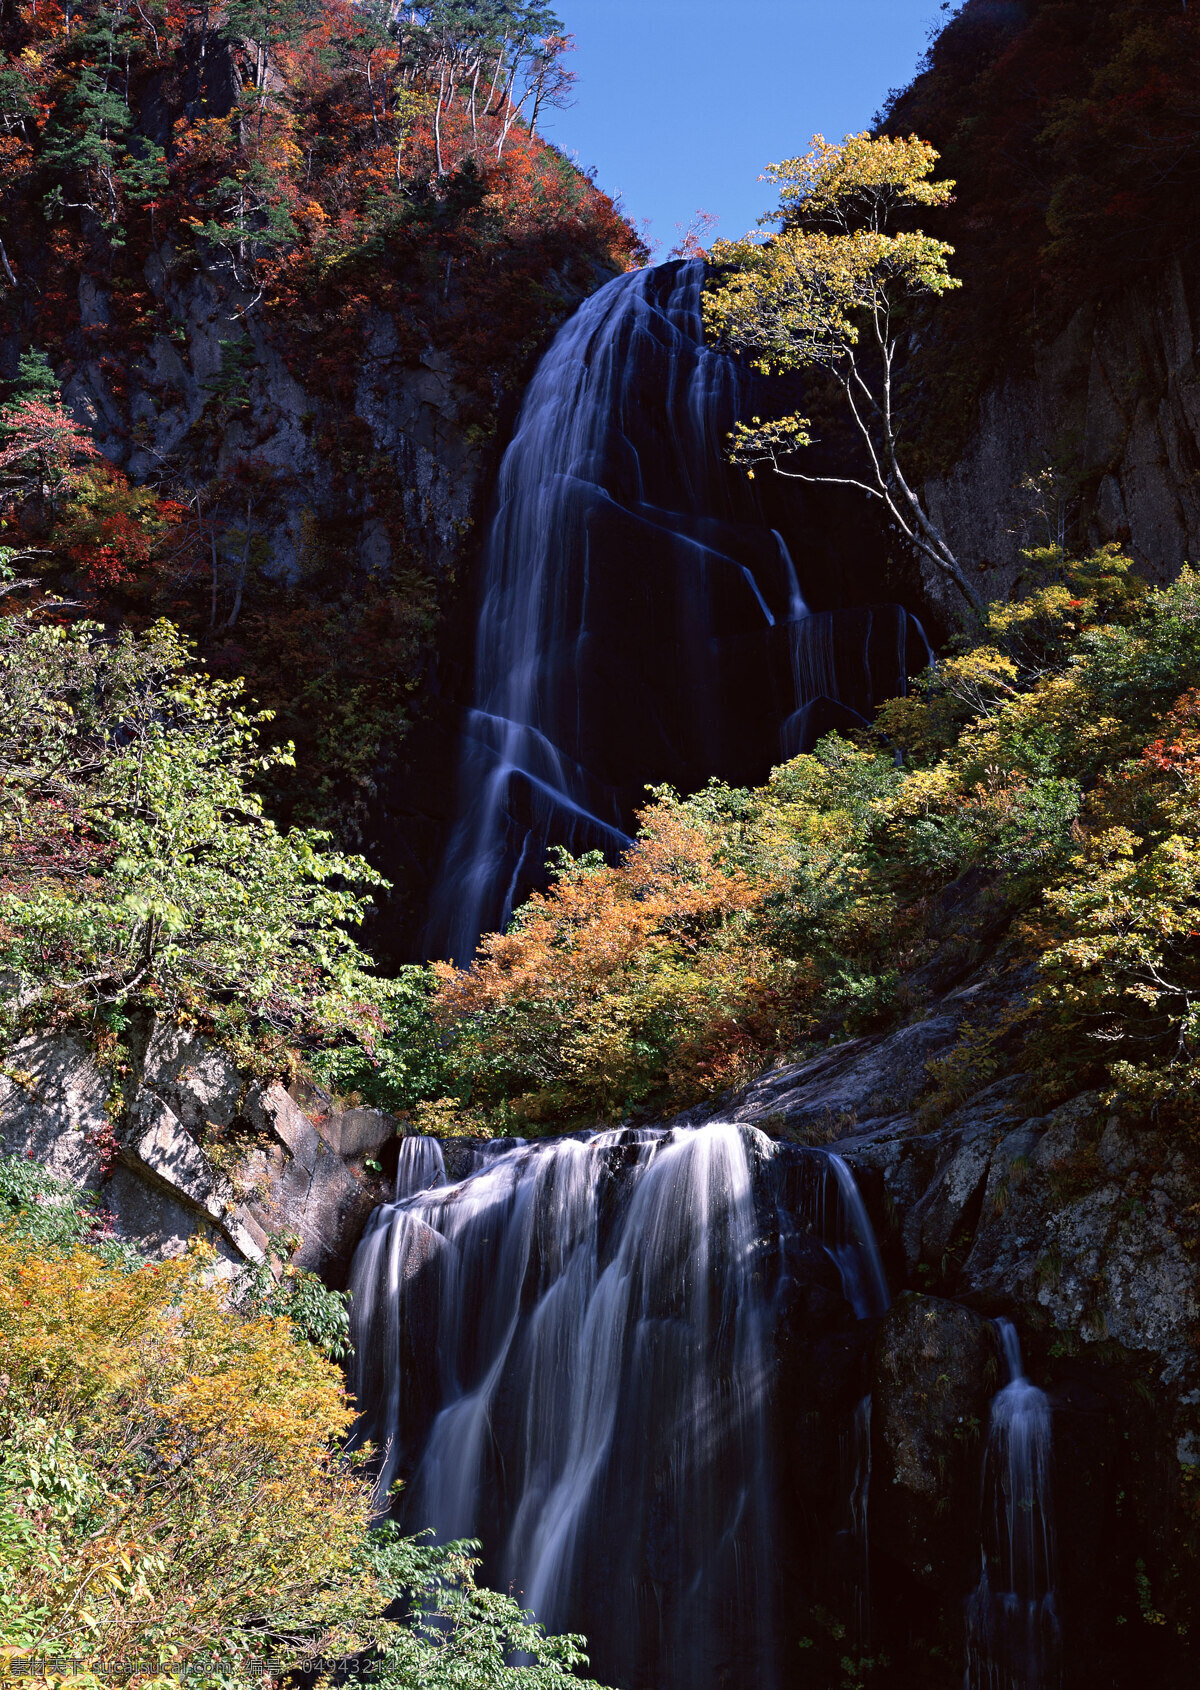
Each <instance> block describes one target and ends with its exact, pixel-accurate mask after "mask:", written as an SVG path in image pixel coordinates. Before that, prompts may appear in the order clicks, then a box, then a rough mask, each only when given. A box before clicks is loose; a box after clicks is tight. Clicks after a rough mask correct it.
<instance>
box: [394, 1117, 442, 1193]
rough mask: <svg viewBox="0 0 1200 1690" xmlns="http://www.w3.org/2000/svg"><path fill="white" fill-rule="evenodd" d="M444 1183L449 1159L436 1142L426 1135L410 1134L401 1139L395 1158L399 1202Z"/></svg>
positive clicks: (396, 1190)
mask: <svg viewBox="0 0 1200 1690" xmlns="http://www.w3.org/2000/svg"><path fill="white" fill-rule="evenodd" d="M445 1183H446V1158H445V1156H444V1155H443V1153H442V1147H441V1145H440V1144H439V1143H438V1141H437V1139H436V1138H429V1137H427V1136H426V1135H425V1134H424V1133H410V1134H409V1135H408V1136H407V1137H406V1138H402V1139H401V1140H400V1148H399V1151H398V1153H397V1156H396V1189H395V1194H394V1195H395V1198H396V1201H397V1202H399V1201H400V1199H401V1198H402V1197H412V1196H415V1194H416V1193H417V1192H418V1191H428V1190H429V1189H430V1188H431V1187H432V1186H435V1185H445Z"/></svg>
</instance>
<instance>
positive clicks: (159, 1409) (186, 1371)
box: [0, 1231, 370, 1661]
mask: <svg viewBox="0 0 1200 1690" xmlns="http://www.w3.org/2000/svg"><path fill="white" fill-rule="evenodd" d="M214 1265H215V1257H214V1255H213V1253H211V1252H209V1253H207V1254H205V1253H198V1254H197V1255H194V1256H191V1257H188V1258H185V1259H183V1260H175V1261H166V1262H162V1263H159V1264H156V1265H153V1266H146V1267H142V1268H138V1269H135V1270H133V1271H129V1270H128V1269H122V1268H118V1267H115V1266H111V1265H109V1264H107V1263H106V1262H105V1261H103V1260H102V1259H101V1258H100V1257H98V1256H97V1255H95V1254H93V1253H92V1252H90V1251H88V1250H84V1249H76V1250H74V1251H72V1252H52V1253H44V1254H40V1255H39V1254H36V1253H35V1250H34V1248H33V1247H32V1246H31V1245H30V1243H29V1241H28V1240H22V1239H21V1238H19V1237H18V1236H16V1235H14V1234H12V1233H6V1232H4V1231H0V1372H2V1373H4V1374H5V1375H6V1376H7V1378H6V1386H7V1390H6V1395H5V1397H4V1398H3V1399H2V1400H0V1435H4V1436H7V1437H8V1438H9V1440H10V1442H9V1446H8V1447H9V1448H10V1450H11V1449H13V1448H14V1447H16V1448H18V1449H19V1448H20V1440H21V1437H22V1435H23V1434H22V1428H27V1427H30V1426H34V1427H37V1428H38V1432H37V1447H36V1450H35V1451H34V1454H35V1457H36V1462H37V1468H36V1471H37V1473H38V1474H40V1475H41V1477H40V1478H39V1479H38V1480H37V1481H36V1482H37V1483H40V1484H41V1485H42V1486H43V1488H45V1487H46V1486H47V1485H48V1484H50V1485H51V1489H50V1492H49V1493H48V1494H49V1496H50V1503H49V1506H44V1507H41V1508H39V1510H38V1518H39V1520H40V1522H41V1532H42V1536H41V1538H40V1539H39V1541H38V1542H37V1544H36V1545H35V1555H34V1559H33V1560H32V1561H31V1563H30V1565H29V1566H28V1568H27V1569H25V1578H24V1581H23V1583H24V1589H25V1591H26V1593H27V1595H28V1596H29V1597H30V1599H36V1604H37V1608H38V1615H39V1617H38V1622H37V1623H38V1629H39V1630H43V1629H44V1637H45V1641H46V1644H47V1647H51V1646H60V1645H62V1644H64V1643H69V1642H70V1641H71V1637H72V1631H73V1627H74V1626H75V1625H76V1623H77V1617H78V1615H77V1604H76V1597H77V1595H78V1592H79V1591H80V1590H81V1589H82V1588H85V1587H86V1589H87V1592H88V1597H87V1608H88V1612H89V1615H90V1619H89V1632H90V1636H89V1643H90V1644H91V1646H92V1647H93V1648H94V1649H95V1652H96V1653H97V1654H108V1653H119V1652H121V1651H122V1650H123V1649H126V1648H128V1647H129V1646H130V1645H134V1646H141V1645H144V1644H145V1642H146V1640H147V1638H157V1639H162V1640H164V1641H166V1642H168V1643H169V1646H170V1648H171V1650H172V1653H173V1654H174V1656H175V1658H176V1659H177V1660H180V1661H184V1660H187V1659H188V1658H189V1657H191V1656H193V1655H195V1654H197V1653H203V1652H205V1651H206V1650H211V1649H213V1648H214V1647H215V1646H218V1645H224V1646H229V1645H230V1644H231V1643H232V1642H233V1641H234V1640H235V1639H236V1638H237V1636H238V1634H239V1631H240V1630H241V1629H242V1628H245V1627H249V1628H253V1627H256V1626H258V1627H261V1625H262V1623H263V1620H264V1617H266V1616H270V1615H272V1614H275V1615H278V1616H280V1617H281V1618H282V1619H283V1622H284V1623H283V1626H282V1635H280V1641H281V1642H282V1644H283V1647H284V1650H285V1652H286V1651H287V1650H288V1649H289V1647H291V1646H292V1645H290V1644H289V1641H288V1638H289V1636H290V1635H291V1634H293V1633H300V1634H303V1633H304V1632H306V1631H307V1633H308V1635H309V1637H310V1638H311V1639H312V1640H313V1641H316V1640H317V1639H319V1638H320V1636H321V1634H322V1632H323V1631H327V1628H328V1627H329V1626H330V1624H333V1623H336V1621H337V1618H338V1616H337V1614H336V1612H335V1598H334V1596H333V1595H332V1594H331V1591H332V1587H333V1586H334V1585H335V1584H336V1583H338V1582H340V1581H344V1578H345V1574H346V1571H347V1568H348V1566H349V1564H350V1561H351V1559H352V1557H353V1555H354V1553H355V1548H356V1545H357V1544H358V1542H359V1541H360V1540H361V1537H362V1534H363V1531H364V1529H365V1527H366V1524H367V1519H368V1513H369V1507H370V1495H369V1489H368V1487H367V1485H366V1484H365V1482H364V1481H363V1480H362V1479H360V1478H359V1477H357V1476H356V1474H355V1473H354V1471H353V1470H352V1468H351V1467H350V1466H349V1465H348V1464H347V1463H346V1462H344V1461H343V1460H342V1459H341V1458H340V1457H339V1456H338V1455H337V1454H336V1453H333V1452H332V1451H333V1446H334V1445H335V1443H336V1440H338V1439H339V1438H340V1437H341V1436H342V1434H343V1433H344V1432H345V1430H346V1428H347V1426H348V1425H349V1422H350V1419H351V1416H350V1414H349V1412H348V1407H347V1402H346V1398H345V1394H344V1390H343V1387H342V1382H341V1376H340V1374H339V1372H338V1369H337V1368H336V1367H335V1366H334V1365H333V1364H332V1363H330V1362H327V1361H325V1360H324V1359H323V1358H322V1357H321V1356H319V1355H318V1354H317V1353H316V1351H314V1350H312V1349H311V1348H310V1347H309V1346H308V1345H306V1344H301V1343H298V1342H297V1341H296V1339H295V1336H294V1333H293V1330H292V1328H291V1327H290V1325H289V1324H288V1322H286V1321H285V1320H282V1319H257V1320H251V1321H247V1320H243V1319H241V1318H240V1317H239V1316H238V1315H237V1313H236V1312H235V1311H233V1310H232V1309H230V1308H229V1307H228V1306H227V1304H226V1301H225V1297H224V1294H223V1291H222V1289H220V1288H219V1287H218V1286H212V1285H208V1284H206V1283H205V1274H206V1271H207V1270H208V1269H210V1268H211V1267H212V1266H214ZM14 1438H15V1442H14ZM9 1465H10V1469H11V1465H12V1464H11V1461H10V1464H9ZM31 1471H32V1469H31ZM48 1475H49V1476H53V1475H57V1477H56V1478H53V1482H51V1478H50V1477H48ZM55 1495H62V1496H63V1497H64V1498H67V1499H69V1500H68V1501H67V1503H66V1505H65V1506H56V1505H55V1504H54V1501H53V1498H54V1496H55ZM341 1602H342V1604H343V1608H345V1607H346V1596H345V1592H344V1591H343V1592H342V1594H341Z"/></svg>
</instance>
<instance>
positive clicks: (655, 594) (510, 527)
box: [425, 260, 925, 962]
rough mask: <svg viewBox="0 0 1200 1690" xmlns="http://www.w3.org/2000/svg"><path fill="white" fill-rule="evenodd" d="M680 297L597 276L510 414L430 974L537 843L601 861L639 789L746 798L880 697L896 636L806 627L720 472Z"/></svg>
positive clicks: (718, 408)
mask: <svg viewBox="0 0 1200 1690" xmlns="http://www.w3.org/2000/svg"><path fill="white" fill-rule="evenodd" d="M703 281H704V264H703V262H702V261H700V260H694V261H691V262H688V263H684V264H668V265H662V266H659V267H658V268H656V269H644V270H636V271H633V272H631V273H630V274H628V275H624V276H619V277H617V278H616V279H615V280H614V281H612V282H610V283H609V284H608V285H607V286H605V287H603V288H601V289H600V290H599V292H597V293H596V294H594V295H592V297H591V298H590V299H588V300H586V301H585V302H584V304H583V305H581V306H580V308H579V310H578V311H577V312H576V313H575V315H574V316H573V317H572V318H571V319H570V320H569V321H568V322H567V323H566V324H565V325H564V327H563V328H562V329H561V330H560V331H559V333H558V335H557V336H556V337H555V339H554V341H553V343H552V345H551V346H550V348H549V350H548V351H547V353H546V355H545V357H544V358H543V359H542V362H541V364H540V366H539V367H538V370H537V372H536V374H535V375H534V378H533V380H532V382H531V383H530V386H529V389H528V391H527V393H526V395H525V399H524V403H523V405H522V407H521V412H520V416H519V419H518V422H517V426H516V431H515V433H514V436H513V439H512V441H511V443H510V445H509V447H508V450H507V451H506V453H505V455H504V459H503V462H502V464H501V467H500V473H499V482H498V487H497V491H496V497H495V507H494V513H493V516H492V520H491V524H490V528H489V532H488V536H487V540H486V544H485V547H484V551H483V557H482V562H481V570H480V578H479V605H478V619H477V626H476V637H475V668H474V682H473V688H472V696H471V704H470V708H469V710H468V712H467V714H466V719H465V723H464V732H463V738H462V752H461V764H460V769H459V795H458V811H457V820H456V822H455V825H454V828H453V831H452V834H451V836H450V840H449V844H448V847H447V849H446V853H445V856H444V860H443V862H442V866H441V871H440V875H439V878H438V881H437V884H436V886H435V889H434V894H433V897H432V900H431V908H430V918H429V924H428V928H427V931H426V937H425V946H426V950H427V952H428V954H430V955H442V956H450V957H453V958H455V959H456V960H458V961H459V962H467V961H469V960H470V957H471V955H472V953H473V951H474V948H475V944H476V941H477V939H478V937H479V935H480V934H481V933H482V932H485V931H488V930H491V929H494V928H496V927H499V926H502V925H503V923H504V922H505V921H506V920H507V918H508V915H509V914H510V912H511V911H512V909H513V908H514V907H515V905H516V904H517V903H518V902H519V901H520V900H521V898H522V897H523V896H524V895H525V894H526V892H527V891H528V890H529V888H530V887H531V886H532V885H535V884H536V883H537V882H538V881H539V880H540V879H541V877H542V875H543V872H544V859H545V853H546V849H547V847H548V846H550V845H562V846H565V847H567V848H568V849H569V850H571V851H573V852H579V851H581V850H586V849H596V848H598V849H600V850H603V851H605V852H606V853H607V854H609V855H612V854H614V853H616V852H619V851H620V849H621V848H622V847H623V846H624V845H625V844H626V843H627V842H628V838H629V833H630V830H631V828H632V825H633V815H634V811H635V810H636V808H637V806H638V805H639V804H640V803H641V802H642V801H643V800H644V795H645V788H646V786H647V784H649V783H654V782H664V781H665V782H670V783H672V784H674V785H676V786H677V787H679V788H681V789H691V788H695V787H697V786H699V785H702V784H703V783H704V781H705V780H707V779H708V778H709V777H710V776H712V775H719V776H721V777H723V778H726V779H730V780H735V781H742V780H745V779H748V778H761V777H762V776H763V775H764V774H765V773H766V770H767V768H768V767H769V766H770V764H771V763H772V762H774V761H778V760H779V759H780V758H781V757H782V756H787V755H793V754H794V753H795V752H796V751H797V750H800V749H803V748H804V747H805V746H807V745H809V744H811V743H812V740H813V738H814V737H815V736H816V735H817V734H819V733H820V732H823V731H826V730H827V729H828V728H829V727H831V726H834V725H837V723H838V722H839V721H853V720H855V719H858V720H861V718H862V715H863V713H865V712H866V711H867V710H869V709H870V708H871V707H872V706H873V705H874V704H875V703H878V702H879V701H880V699H882V698H884V697H887V696H888V695H889V694H891V693H893V692H894V691H896V690H897V689H898V687H901V686H902V685H903V681H904V676H905V673H906V670H907V668H908V664H909V643H910V635H912V634H913V633H914V631H916V625H915V624H914V623H913V621H912V619H911V618H910V617H909V616H907V614H906V613H905V612H904V611H903V610H901V609H900V608H899V607H898V606H895V605H890V606H886V607H883V608H877V609H875V610H874V611H872V610H869V609H866V608H857V609H850V610H845V609H843V610H835V611H832V612H825V613H821V614H817V615H813V614H811V613H810V609H809V603H808V602H807V601H808V599H809V597H811V594H809V593H808V592H806V591H805V585H806V584H805V583H804V582H802V580H801V579H800V574H801V573H802V569H801V570H798V567H797V565H796V564H795V562H794V561H793V556H792V550H791V549H790V548H789V541H788V536H787V535H785V534H784V533H782V532H780V531H779V530H778V529H777V528H776V527H773V526H772V517H771V515H770V514H769V513H768V512H767V510H766V509H765V507H764V503H763V500H762V499H761V497H760V495H759V491H758V488H757V486H756V485H755V484H752V483H750V482H749V481H747V479H746V478H745V477H744V476H742V475H740V474H737V473H735V472H733V471H732V470H731V469H730V468H729V466H728V465H727V463H726V461H725V458H724V446H725V443H726V437H727V435H728V433H729V431H730V429H731V427H732V424H733V421H734V420H735V417H736V416H737V414H738V412H739V410H741V409H744V405H743V404H742V403H741V402H742V401H743V400H744V399H745V397H746V392H745V389H746V384H747V380H748V378H747V375H746V373H745V372H744V371H743V370H742V369H741V368H740V367H739V366H738V365H737V364H736V363H735V362H734V361H733V360H731V359H729V358H727V357H724V356H721V355H719V354H718V353H716V352H714V351H713V350H712V349H711V348H710V347H708V346H706V345H705V342H704V333H703V325H702V321H701V314H700V305H701V290H702V286H703ZM799 523H800V514H799V507H798V506H797V507H796V510H795V515H794V520H793V522H792V524H791V526H792V527H793V529H795V528H797V527H798V526H799ZM795 538H796V537H795V533H793V535H792V541H793V544H795ZM914 650H915V651H916V652H917V653H918V654H919V655H921V656H923V655H924V650H925V647H924V645H923V637H921V636H919V633H918V635H917V638H916V641H915V645H914Z"/></svg>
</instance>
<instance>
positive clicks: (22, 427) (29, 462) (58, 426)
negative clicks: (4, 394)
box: [0, 399, 100, 483]
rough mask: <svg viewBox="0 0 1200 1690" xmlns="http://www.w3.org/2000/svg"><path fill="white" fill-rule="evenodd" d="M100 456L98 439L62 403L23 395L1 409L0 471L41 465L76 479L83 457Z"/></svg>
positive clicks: (60, 476)
mask: <svg viewBox="0 0 1200 1690" xmlns="http://www.w3.org/2000/svg"><path fill="white" fill-rule="evenodd" d="M99 456H100V453H99V451H98V449H97V447H96V443H95V441H94V440H93V439H92V438H91V436H90V435H89V434H88V433H87V432H86V430H84V429H82V428H80V426H79V424H78V423H77V422H76V421H75V418H74V417H73V416H72V415H71V413H70V411H68V410H67V409H66V408H65V407H64V406H63V405H53V404H48V403H47V402H46V401H45V400H44V399H20V400H18V401H17V402H16V403H15V404H13V405H6V406H5V407H4V409H3V410H2V411H0V472H3V471H5V470H10V471H11V470H13V469H17V470H25V471H26V472H27V473H36V471H37V469H40V470H41V471H42V472H43V473H47V472H49V473H51V474H53V475H54V476H56V477H57V478H58V479H59V481H60V482H63V483H65V482H68V481H70V480H71V479H72V478H76V479H77V475H78V469H79V466H80V463H81V461H86V460H88V459H91V458H98V457H99ZM34 461H35V462H34Z"/></svg>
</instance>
